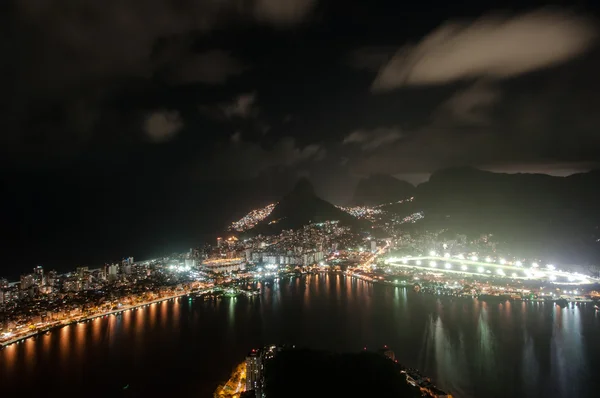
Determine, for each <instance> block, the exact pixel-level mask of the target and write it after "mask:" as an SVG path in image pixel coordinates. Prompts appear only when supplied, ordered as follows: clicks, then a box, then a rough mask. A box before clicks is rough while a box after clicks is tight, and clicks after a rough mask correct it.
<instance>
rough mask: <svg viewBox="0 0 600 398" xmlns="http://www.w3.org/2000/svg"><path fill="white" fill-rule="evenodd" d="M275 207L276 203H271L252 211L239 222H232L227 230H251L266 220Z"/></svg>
mask: <svg viewBox="0 0 600 398" xmlns="http://www.w3.org/2000/svg"><path fill="white" fill-rule="evenodd" d="M276 205H277V203H271V204H270V205H268V206H266V207H263V208H262V209H255V210H252V211H251V212H250V213H248V214H246V215H245V216H244V217H242V218H241V219H240V220H238V221H236V222H233V223H232V224H231V226H230V227H229V229H230V230H234V231H239V232H242V231H246V230H249V229H250V228H253V227H254V226H255V225H256V224H258V223H259V222H261V221H262V220H264V219H265V218H267V217H268V216H269V214H271V212H272V211H273V209H274V208H275V206H276Z"/></svg>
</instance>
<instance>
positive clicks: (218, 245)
mask: <svg viewBox="0 0 600 398" xmlns="http://www.w3.org/2000/svg"><path fill="white" fill-rule="evenodd" d="M221 246H223V238H217V247H221Z"/></svg>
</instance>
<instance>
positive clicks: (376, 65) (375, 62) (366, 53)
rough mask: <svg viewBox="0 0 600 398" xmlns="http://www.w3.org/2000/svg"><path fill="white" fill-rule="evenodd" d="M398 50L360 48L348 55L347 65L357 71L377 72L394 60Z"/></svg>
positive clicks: (392, 48) (372, 47) (374, 47)
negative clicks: (391, 59) (393, 57)
mask: <svg viewBox="0 0 600 398" xmlns="http://www.w3.org/2000/svg"><path fill="white" fill-rule="evenodd" d="M396 50H397V49H396V47H392V46H371V47H360V48H357V49H355V50H353V51H351V52H350V54H348V55H347V57H346V63H347V64H348V65H350V66H352V67H354V68H357V69H365V70H370V71H375V72H377V71H379V69H380V68H381V67H382V66H383V65H385V64H386V63H387V62H388V61H389V60H390V58H392V56H393V55H394V54H395V53H396Z"/></svg>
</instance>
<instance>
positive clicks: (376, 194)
mask: <svg viewBox="0 0 600 398" xmlns="http://www.w3.org/2000/svg"><path fill="white" fill-rule="evenodd" d="M414 192H415V187H414V186H413V185H412V184H409V183H408V182H406V181H402V180H399V179H397V178H394V177H392V176H390V175H386V174H374V175H371V176H369V177H367V178H363V179H361V180H360V181H359V182H358V185H357V186H356V189H355V191H354V196H353V198H352V201H351V205H353V206H377V205H381V204H384V203H392V202H397V201H399V200H402V199H406V198H409V197H411V196H413V195H414Z"/></svg>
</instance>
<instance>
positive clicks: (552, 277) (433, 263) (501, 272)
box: [402, 259, 575, 282]
mask: <svg viewBox="0 0 600 398" xmlns="http://www.w3.org/2000/svg"><path fill="white" fill-rule="evenodd" d="M402 263H403V264H407V263H408V261H407V260H406V259H402ZM422 264H423V262H422V261H421V260H417V261H416V265H422ZM534 264H535V263H534ZM429 266H430V267H433V268H436V267H437V262H436V261H430V262H429ZM444 268H446V269H452V264H450V263H445V264H444ZM460 268H461V270H463V271H467V270H468V269H469V268H468V267H467V266H466V265H464V264H463V265H461V267H460ZM477 272H479V273H480V274H484V273H488V274H490V273H491V271H489V270H486V269H485V268H483V267H478V268H477ZM496 273H497V274H498V275H500V276H506V273H505V272H504V270H503V269H498V270H496ZM511 276H512V277H513V278H517V277H518V275H517V273H516V272H513V273H512V274H511ZM525 276H527V277H532V276H536V274H534V273H531V272H529V271H525ZM537 276H543V275H539V273H538V274H537ZM549 278H550V280H552V281H555V280H556V276H555V275H550V276H549ZM568 280H569V282H573V281H574V280H575V279H574V278H573V277H572V276H569V277H568Z"/></svg>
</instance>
